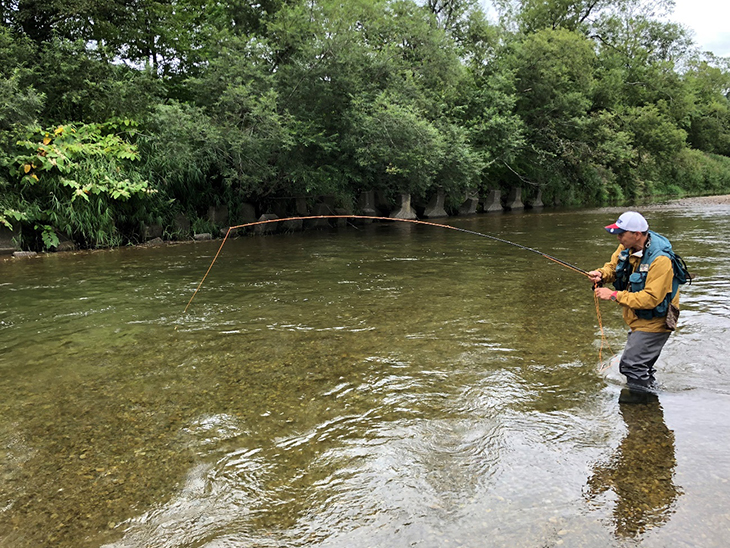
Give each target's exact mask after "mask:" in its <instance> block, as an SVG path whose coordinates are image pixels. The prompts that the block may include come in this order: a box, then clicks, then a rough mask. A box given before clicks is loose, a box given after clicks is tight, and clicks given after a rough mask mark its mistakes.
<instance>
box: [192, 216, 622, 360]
mask: <svg viewBox="0 0 730 548" xmlns="http://www.w3.org/2000/svg"><path fill="white" fill-rule="evenodd" d="M314 219H365V220H373V221H375V220H377V221H395V222H402V223H411V224H419V225H426V226H433V227H437V228H446V229H448V230H456V231H457V232H464V233H466V234H471V235H473V236H479V237H482V238H489V239H490V240H494V241H497V242H502V243H503V244H507V245H511V246H514V247H517V248H519V249H522V250H525V251H530V252H532V253H536V254H538V255H540V256H542V257H544V258H546V259H548V260H550V261H553V262H554V263H557V264H559V265H560V266H563V267H565V268H567V269H569V270H572V271H573V272H576V273H578V274H581V275H583V276H585V277H587V278H590V276H589V275H588V272H587V271H585V270H583V269H582V268H579V267H577V266H575V265H573V264H570V263H568V262H566V261H563V260H562V259H558V258H557V257H553V256H552V255H548V254H547V253H543V252H542V251H540V250H538V249H534V248H532V247H527V246H524V245H521V244H518V243H515V242H511V241H509V240H505V239H504V238H499V237H497V236H493V235H491V234H484V233H483V232H476V231H474V230H468V229H466V228H460V227H458V226H451V225H445V224H441V223H432V222H430V221H420V220H418V219H397V218H393V217H377V216H370V215H310V216H303V217H286V218H283V219H266V220H264V221H255V222H252V223H245V224H242V225H236V226H231V227H229V228H228V230H227V231H226V235H225V236H224V237H223V241H222V242H221V245H220V247H219V248H218V251H217V252H216V254H215V256H214V257H213V260H212V261H211V262H210V266H209V267H208V270H207V271H206V272H205V275H204V276H203V279H202V280H200V283H199V284H198V287H196V288H195V291H194V292H193V295H192V297H190V300H189V301H188V304H187V305H186V306H185V310H184V311H183V314H185V313H187V311H188V308H189V307H190V304H191V303H192V302H193V299H195V296H196V295H197V294H198V291H200V288H201V287H202V286H203V283H204V282H205V279H206V278H207V277H208V274H210V271H211V270H212V268H213V265H214V264H215V262H216V260H217V259H218V256H219V255H220V254H221V251H222V250H223V246H224V245H225V244H226V242H227V241H228V236H230V234H231V231H232V230H238V229H240V228H248V227H253V226H258V225H265V224H271V223H281V222H285V221H307V220H314ZM593 300H594V302H595V305H596V317H597V318H598V326H599V328H600V331H601V346H600V348H599V350H598V361H599V363H603V348H604V347H608V349H609V351H611V353H613V351H612V350H611V347H610V345H609V344H608V340H607V339H606V335H605V333H604V331H603V321H602V318H601V309H600V305H599V300H598V296H596V294H595V292H594V294H593ZM607 368H608V366H605V367H602V368H601V371H604V370H605V369H607Z"/></svg>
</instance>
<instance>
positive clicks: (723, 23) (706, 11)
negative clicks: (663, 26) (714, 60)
mask: <svg viewBox="0 0 730 548" xmlns="http://www.w3.org/2000/svg"><path fill="white" fill-rule="evenodd" d="M675 2H676V8H675V9H674V15H673V16H672V19H673V20H674V21H677V22H678V23H682V24H684V25H686V26H688V27H689V28H691V29H692V30H693V31H694V32H695V35H694V41H695V43H696V44H697V45H698V46H699V47H700V49H701V50H702V51H711V52H713V53H714V54H715V55H720V56H723V57H724V56H728V55H730V0H675Z"/></svg>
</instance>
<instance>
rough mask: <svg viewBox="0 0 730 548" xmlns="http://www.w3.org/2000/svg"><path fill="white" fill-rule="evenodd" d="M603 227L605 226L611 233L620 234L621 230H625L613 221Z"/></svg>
mask: <svg viewBox="0 0 730 548" xmlns="http://www.w3.org/2000/svg"><path fill="white" fill-rule="evenodd" d="M603 228H605V229H606V230H607V231H609V232H610V233H611V234H621V233H622V232H626V231H625V230H624V229H623V228H621V227H619V226H618V225H617V224H616V223H613V224H612V225H608V226H604V227H603Z"/></svg>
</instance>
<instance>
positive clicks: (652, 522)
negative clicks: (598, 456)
mask: <svg viewBox="0 0 730 548" xmlns="http://www.w3.org/2000/svg"><path fill="white" fill-rule="evenodd" d="M625 399H627V400H630V401H623V402H621V403H620V404H619V405H620V410H621V416H622V417H623V420H624V422H625V424H626V428H627V433H626V436H625V437H624V438H623V439H622V440H621V443H620V444H619V446H618V447H617V448H616V451H615V452H614V454H613V455H611V457H610V458H609V460H608V462H605V463H601V464H598V465H597V466H596V467H595V468H594V470H593V473H592V475H591V476H590V478H589V479H588V484H587V487H588V489H587V497H588V499H589V500H591V501H594V502H596V501H598V500H603V501H604V503H605V504H608V505H613V520H612V521H613V525H614V527H615V532H616V536H617V537H620V538H621V537H629V538H639V537H641V535H642V534H644V533H645V532H646V531H647V530H650V529H653V528H655V527H660V526H661V525H663V524H664V523H666V522H667V521H668V520H669V518H670V516H671V513H672V511H673V507H674V504H675V501H676V499H677V497H678V496H679V495H681V490H680V489H679V488H677V486H675V484H674V469H675V466H676V464H677V461H676V458H675V454H674V433H673V432H672V431H671V430H670V429H669V428H668V427H667V425H666V423H665V422H664V411H663V410H662V406H661V404H660V402H659V398H658V397H657V396H656V395H653V394H643V395H638V396H637V395H632V396H630V397H626V398H625ZM607 492H610V493H611V494H613V495H614V498H613V500H610V498H609V497H608V496H607Z"/></svg>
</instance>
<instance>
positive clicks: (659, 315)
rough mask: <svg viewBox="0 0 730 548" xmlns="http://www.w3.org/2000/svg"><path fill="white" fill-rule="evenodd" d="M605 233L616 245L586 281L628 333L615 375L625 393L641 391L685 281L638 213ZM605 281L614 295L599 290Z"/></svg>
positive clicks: (648, 384) (668, 249) (649, 383)
mask: <svg viewBox="0 0 730 548" xmlns="http://www.w3.org/2000/svg"><path fill="white" fill-rule="evenodd" d="M605 229H606V230H607V231H608V232H609V233H611V234H615V235H616V237H617V238H618V242H619V246H618V248H617V249H616V251H614V253H613V255H611V260H610V261H609V262H607V263H606V264H604V265H603V267H601V268H599V269H597V270H592V271H591V272H589V273H588V276H589V277H590V279H591V280H592V281H593V282H594V284H596V287H595V293H596V295H597V296H598V298H600V299H602V300H604V301H608V300H611V301H615V302H617V303H618V304H620V305H621V307H622V309H623V316H624V321H625V322H626V323H627V324H628V326H629V329H630V331H629V335H628V339H627V342H626V347H625V348H624V351H623V355H622V356H621V362H620V364H619V371H620V372H621V373H622V374H623V375H625V376H626V382H627V384H628V387H629V390H632V391H642V390H647V389H650V388H652V387H653V385H654V384H655V379H654V364H655V363H656V361H657V359H658V358H659V354H660V352H661V351H662V348H663V347H664V343H666V342H667V339H668V338H669V335H670V334H671V332H672V331H673V330H674V328H675V327H676V322H677V316H678V315H679V291H678V288H679V284H680V283H684V282H685V281H686V280H678V278H677V277H675V270H674V259H675V255H674V252H673V251H672V244H671V243H670V242H669V240H667V239H666V238H665V237H664V236H662V235H660V234H657V233H656V232H653V231H650V230H649V223H648V222H647V221H646V219H645V218H644V217H643V216H642V215H641V214H639V213H637V212H635V211H627V212H626V213H624V214H623V215H621V216H620V217H619V218H618V220H617V221H616V222H615V223H614V224H611V225H608V226H607V227H605ZM610 282H612V283H613V286H614V288H615V290H613V289H610V288H608V287H602V284H605V283H610Z"/></svg>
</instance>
